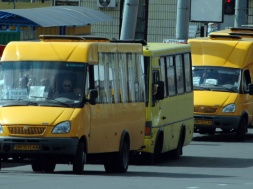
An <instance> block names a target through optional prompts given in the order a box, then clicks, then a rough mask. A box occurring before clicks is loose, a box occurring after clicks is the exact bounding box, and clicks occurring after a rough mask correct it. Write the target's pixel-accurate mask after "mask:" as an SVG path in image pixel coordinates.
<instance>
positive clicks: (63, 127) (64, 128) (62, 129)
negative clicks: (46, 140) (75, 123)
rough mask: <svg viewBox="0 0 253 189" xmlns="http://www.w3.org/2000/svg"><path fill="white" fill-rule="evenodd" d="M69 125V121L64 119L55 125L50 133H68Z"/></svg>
mask: <svg viewBox="0 0 253 189" xmlns="http://www.w3.org/2000/svg"><path fill="white" fill-rule="evenodd" d="M70 128H71V125H70V122H69V121H65V122H62V123H59V124H58V125H56V126H55V127H54V129H53V131H52V133H54V134H56V133H68V132H69V131H70Z"/></svg>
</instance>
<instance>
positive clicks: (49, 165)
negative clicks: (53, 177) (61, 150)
mask: <svg viewBox="0 0 253 189" xmlns="http://www.w3.org/2000/svg"><path fill="white" fill-rule="evenodd" d="M55 166H56V163H54V162H46V161H45V162H43V164H42V169H43V171H44V172H45V173H52V172H54V169H55Z"/></svg>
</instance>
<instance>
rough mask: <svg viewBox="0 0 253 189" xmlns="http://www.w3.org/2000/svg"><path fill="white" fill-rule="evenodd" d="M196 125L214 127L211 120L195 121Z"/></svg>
mask: <svg viewBox="0 0 253 189" xmlns="http://www.w3.org/2000/svg"><path fill="white" fill-rule="evenodd" d="M194 123H195V124H196V125H212V124H213V122H212V121H210V120H195V121H194Z"/></svg>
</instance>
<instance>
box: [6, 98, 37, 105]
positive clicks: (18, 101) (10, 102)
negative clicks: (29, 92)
mask: <svg viewBox="0 0 253 189" xmlns="http://www.w3.org/2000/svg"><path fill="white" fill-rule="evenodd" d="M2 100H6V102H5V103H4V102H3V103H2V104H3V105H2V107H7V106H38V103H37V102H32V101H28V100H23V99H2Z"/></svg>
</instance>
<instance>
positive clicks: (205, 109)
mask: <svg viewBox="0 0 253 189" xmlns="http://www.w3.org/2000/svg"><path fill="white" fill-rule="evenodd" d="M217 109H218V108H213V107H202V106H201V107H194V112H195V113H215V112H216V111H217Z"/></svg>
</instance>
